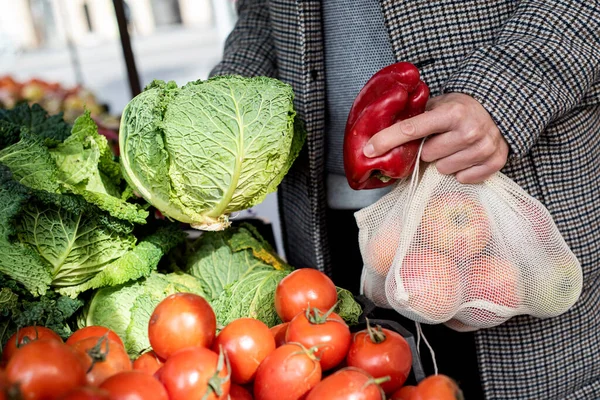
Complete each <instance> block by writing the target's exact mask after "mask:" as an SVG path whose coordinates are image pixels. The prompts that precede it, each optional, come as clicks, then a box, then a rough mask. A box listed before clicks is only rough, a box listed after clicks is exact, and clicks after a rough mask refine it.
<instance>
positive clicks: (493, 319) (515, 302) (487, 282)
mask: <svg viewBox="0 0 600 400" xmlns="http://www.w3.org/2000/svg"><path fill="white" fill-rule="evenodd" d="M468 271H469V276H468V280H467V286H466V288H465V298H464V302H477V301H484V302H486V303H483V304H482V305H481V307H476V306H474V307H467V308H463V309H462V310H461V311H460V312H459V313H458V314H457V315H456V318H457V320H459V321H457V322H454V323H452V324H449V326H450V327H452V328H454V329H456V330H459V331H465V330H473V328H471V329H467V328H468V327H474V328H489V327H492V326H496V325H499V324H501V323H503V322H504V321H506V320H507V319H509V318H510V317H512V316H513V315H516V313H517V312H518V311H517V309H518V308H519V307H520V305H521V303H522V301H521V295H520V275H519V270H518V268H517V267H516V266H515V265H514V264H513V263H512V262H510V261H506V260H503V259H501V258H499V257H496V256H491V255H481V256H478V257H475V258H474V259H473V260H472V261H471V263H470V265H469V269H468ZM496 306H501V307H508V308H509V309H508V310H507V309H494V307H496ZM510 309H512V310H510ZM461 322H462V324H464V326H462V325H461Z"/></svg>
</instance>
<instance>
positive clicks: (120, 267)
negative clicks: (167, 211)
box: [58, 225, 185, 297]
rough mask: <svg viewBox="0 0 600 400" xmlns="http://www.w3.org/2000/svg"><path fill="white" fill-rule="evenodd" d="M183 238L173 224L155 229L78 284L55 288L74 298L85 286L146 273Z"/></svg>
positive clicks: (94, 286)
mask: <svg viewBox="0 0 600 400" xmlns="http://www.w3.org/2000/svg"><path fill="white" fill-rule="evenodd" d="M184 239H185V234H184V233H183V232H182V231H181V230H180V229H178V227H176V226H175V225H168V226H166V227H163V228H159V229H158V230H157V231H156V232H154V233H153V234H151V235H150V236H148V237H146V238H144V239H143V240H142V241H140V242H139V243H138V244H137V245H136V246H135V247H134V248H133V249H131V250H129V251H128V252H127V253H124V254H123V255H122V256H120V258H118V259H116V260H115V261H113V262H111V263H110V264H108V265H106V266H105V267H104V268H103V269H102V271H100V272H98V273H97V274H96V275H94V277H93V278H91V279H90V280H88V281H85V282H83V283H81V284H79V285H74V286H73V285H69V286H66V287H63V288H59V289H58V291H59V292H60V293H61V294H64V295H67V296H70V297H75V296H77V295H78V294H79V293H81V292H84V291H86V290H89V289H97V288H100V287H104V286H116V285H120V284H122V283H125V282H128V281H131V280H136V279H138V278H141V277H146V276H149V275H150V273H151V272H152V271H154V270H155V269H156V266H157V265H158V262H159V261H160V259H161V258H162V257H163V256H164V255H165V254H166V253H167V252H168V251H169V250H171V248H173V247H175V246H176V245H177V244H179V243H180V242H182V241H183V240H184Z"/></svg>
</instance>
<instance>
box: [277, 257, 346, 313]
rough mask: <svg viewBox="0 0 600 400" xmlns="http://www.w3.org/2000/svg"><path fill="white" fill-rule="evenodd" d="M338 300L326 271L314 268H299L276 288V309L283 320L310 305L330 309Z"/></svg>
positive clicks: (335, 290)
mask: <svg viewBox="0 0 600 400" xmlns="http://www.w3.org/2000/svg"><path fill="white" fill-rule="evenodd" d="M336 302H337V289H336V288H335V285H334V284H333V282H332V281H331V279H329V277H328V276H327V275H325V274H324V273H322V272H320V271H317V270H316V269H312V268H302V269H297V270H295V271H294V272H292V273H291V274H289V275H288V276H286V277H285V278H283V279H282V280H281V282H279V284H278V285H277V288H276V289H275V310H276V311H277V315H279V318H281V320H282V321H283V322H289V321H291V320H292V318H294V317H295V316H296V315H298V313H300V312H302V311H304V310H306V308H307V307H308V306H309V305H310V307H316V308H318V309H320V310H329V309H330V308H331V307H333V306H334V305H335V303H336Z"/></svg>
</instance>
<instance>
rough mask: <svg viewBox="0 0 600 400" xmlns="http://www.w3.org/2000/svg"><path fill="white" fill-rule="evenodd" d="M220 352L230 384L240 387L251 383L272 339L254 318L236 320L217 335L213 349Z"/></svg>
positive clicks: (270, 348) (264, 327)
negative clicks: (228, 364) (228, 372)
mask: <svg viewBox="0 0 600 400" xmlns="http://www.w3.org/2000/svg"><path fill="white" fill-rule="evenodd" d="M220 348H222V349H223V350H224V351H225V353H226V354H227V357H228V358H229V363H230V365H231V381H232V382H234V383H237V384H240V385H244V384H246V383H249V382H251V381H252V380H253V379H254V375H255V374H256V370H257V369H258V365H259V364H260V363H261V362H262V360H264V359H265V357H267V356H268V355H269V354H271V352H273V350H275V339H274V338H273V335H272V334H271V331H270V330H269V327H268V326H267V325H265V324H264V323H263V322H262V321H259V320H257V319H254V318H239V319H236V320H234V321H232V322H230V323H229V324H228V325H227V326H226V327H225V328H223V330H222V331H221V332H220V333H219V335H218V336H217V338H216V339H215V343H214V345H213V351H214V352H215V353H218V352H219V351H220Z"/></svg>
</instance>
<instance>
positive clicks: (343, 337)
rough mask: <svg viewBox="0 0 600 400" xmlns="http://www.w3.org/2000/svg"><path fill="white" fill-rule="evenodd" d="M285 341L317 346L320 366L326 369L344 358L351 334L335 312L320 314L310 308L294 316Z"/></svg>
mask: <svg viewBox="0 0 600 400" xmlns="http://www.w3.org/2000/svg"><path fill="white" fill-rule="evenodd" d="M285 341H286V343H292V342H295V343H300V344H301V345H303V346H304V347H306V348H311V347H314V346H317V348H318V351H317V353H316V356H317V358H319V362H320V363H321V368H322V369H323V371H327V370H329V369H331V368H333V367H336V366H337V365H338V364H339V363H341V362H342V360H344V358H345V357H346V354H347V353H348V349H349V348H350V342H351V341H352V334H351V333H350V328H348V325H346V323H345V322H344V320H343V319H342V318H341V317H340V316H339V315H337V314H336V313H331V314H330V315H329V316H326V315H322V314H320V312H319V311H318V310H315V309H311V311H310V312H309V313H308V314H307V313H300V314H298V315H296V316H295V317H294V319H293V320H292V321H291V322H290V325H289V326H288V329H287V333H286V335H285Z"/></svg>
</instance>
